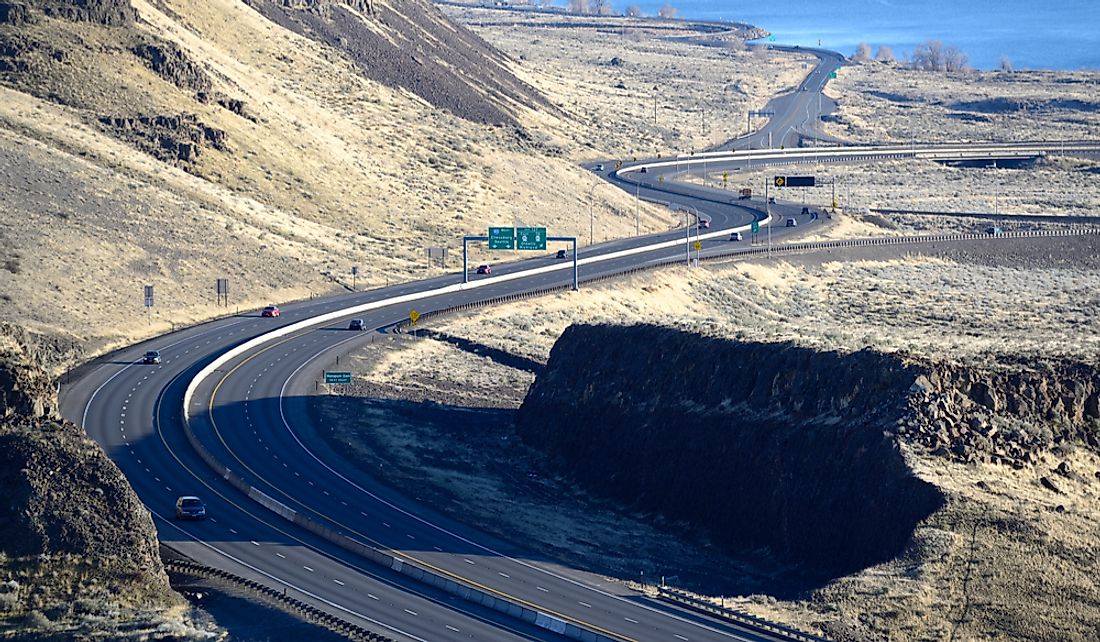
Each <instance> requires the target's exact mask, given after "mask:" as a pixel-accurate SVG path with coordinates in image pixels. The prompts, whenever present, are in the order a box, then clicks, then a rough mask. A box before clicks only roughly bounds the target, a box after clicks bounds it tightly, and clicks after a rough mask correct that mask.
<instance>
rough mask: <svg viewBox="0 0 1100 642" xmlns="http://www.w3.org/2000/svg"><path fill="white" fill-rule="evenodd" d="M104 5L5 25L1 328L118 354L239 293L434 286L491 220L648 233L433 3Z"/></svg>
mask: <svg viewBox="0 0 1100 642" xmlns="http://www.w3.org/2000/svg"><path fill="white" fill-rule="evenodd" d="M93 5H94V6H93V8H92V9H89V10H87V11H83V12H81V11H78V10H77V9H73V7H77V8H79V5H76V4H73V3H67V2H61V1H60V0H58V1H51V2H45V1H43V2H32V3H27V4H26V5H25V7H26V8H25V10H24V11H22V12H21V13H19V12H17V13H16V14H11V15H6V16H5V19H6V20H7V22H6V23H4V24H0V95H2V100H0V201H2V202H3V205H4V207H3V212H2V213H0V229H2V230H3V231H2V232H0V234H2V235H3V244H2V247H3V249H2V250H0V252H2V254H3V256H0V268H2V270H0V315H3V316H4V317H6V318H11V319H17V320H19V321H21V322H24V323H25V324H26V325H27V326H28V327H30V328H32V329H34V330H36V331H39V332H44V333H60V334H65V335H68V336H71V337H73V338H75V339H77V340H80V341H81V342H83V343H84V344H85V345H86V346H87V347H88V348H89V349H90V350H92V351H101V350H103V349H106V348H108V347H110V346H113V345H118V344H119V343H122V342H125V341H127V340H130V339H132V338H135V337H138V336H147V335H150V334H154V333H157V332H162V331H164V330H167V329H169V328H170V327H171V326H172V324H178V323H182V322H188V321H193V320H197V319H200V318H204V317H209V316H211V315H214V314H217V313H220V312H224V310H219V309H217V308H215V307H214V305H213V300H214V298H215V297H214V292H213V289H214V287H213V286H214V280H215V279H216V278H219V277H228V278H229V279H230V288H231V300H232V303H233V305H234V306H235V305H237V304H240V305H241V306H242V307H252V306H259V305H262V304H265V303H267V302H269V301H271V300H275V301H285V300H290V299H295V298H301V297H308V296H309V295H310V293H317V292H327V291H332V290H334V289H338V288H340V287H346V286H349V285H350V280H351V278H350V277H351V274H350V272H351V267H352V266H353V265H358V266H360V275H361V276H360V278H359V281H358V282H359V286H360V287H364V286H368V287H369V286H377V285H381V284H384V283H386V282H387V281H392V280H396V279H408V278H413V277H415V276H423V275H425V274H426V273H427V270H428V268H426V267H425V260H424V258H423V257H424V252H425V248H427V247H429V246H440V245H442V246H449V247H451V248H452V249H457V248H458V247H459V241H458V238H459V237H460V236H461V235H462V234H469V233H475V232H478V231H481V230H483V229H484V228H485V227H486V226H488V225H489V224H500V223H503V224H513V223H519V224H524V223H525V224H544V225H547V226H548V227H549V228H550V229H551V230H553V232H554V233H558V234H578V235H581V233H582V231H586V230H587V228H588V222H589V221H588V219H589V215H590V213H591V212H593V211H594V212H596V213H598V215H599V217H600V225H599V227H600V234H599V235H598V236H600V237H602V238H608V237H612V236H625V235H629V234H631V233H633V228H634V210H635V204H634V202H633V199H631V198H630V197H629V196H627V195H625V194H620V193H619V192H618V191H616V190H613V189H600V190H595V189H593V188H594V186H595V185H596V181H595V180H594V179H593V178H592V177H591V176H590V175H588V174H587V173H586V172H585V171H584V170H583V169H581V168H579V167H578V166H577V160H578V159H580V158H582V157H583V158H591V157H593V156H603V155H612V154H617V153H619V151H620V150H619V149H617V148H609V146H605V144H604V143H603V142H602V141H604V140H611V139H610V138H601V137H593V138H588V139H585V138H584V131H585V124H584V122H583V120H581V119H579V118H578V117H577V116H576V114H570V113H567V112H566V111H563V110H561V109H559V107H558V106H557V105H558V100H559V97H557V96H554V95H549V94H546V93H540V91H539V90H535V89H533V86H534V84H535V83H536V81H537V80H538V79H537V78H535V77H536V76H538V75H539V72H531V71H530V70H529V69H528V68H526V66H525V65H523V64H520V62H517V61H516V60H514V59H512V58H509V57H508V56H506V55H504V54H501V53H498V52H497V51H496V50H494V49H492V48H491V47H489V46H488V45H486V44H485V43H484V42H483V41H482V40H481V39H480V38H479V37H477V36H475V35H473V34H471V33H470V32H468V31H467V30H466V29H465V28H463V27H460V26H456V25H453V24H452V23H450V22H449V21H448V20H447V19H446V18H445V17H444V16H443V15H442V14H441V13H439V12H438V10H436V9H435V8H434V7H433V6H431V5H429V4H427V3H424V2H414V1H402V2H381V1H379V2H373V3H365V2H327V1H322V0H317V1H310V2H299V3H275V2H266V1H265V0H255V1H254V2H250V3H241V2H236V1H235V0H213V1H211V2H202V3H193V2H184V1H183V0H155V1H152V0H133V2H128V1H126V0H112V1H111V2H107V1H106V0H105V1H104V2H101V3H93ZM59 8H61V9H66V8H67V10H66V11H61V10H59ZM68 9H71V11H69V10H68ZM227 25H231V28H227ZM395 70H396V71H395ZM529 81H530V82H529ZM542 84H545V83H542ZM767 89H769V91H770V90H773V89H774V88H771V87H768V88H767ZM615 144H617V143H612V146H614V145H615ZM641 212H642V217H641V227H642V231H651V230H656V229H663V228H665V227H667V226H668V225H670V224H672V222H671V220H669V218H668V217H667V216H666V215H665V214H664V213H663V212H662V211H661V210H660V209H658V208H649V207H646V206H644V205H643V206H642V207H641ZM475 258H478V257H475ZM494 260H502V256H501V255H496V256H495V257H494ZM456 267H457V266H456V265H455V264H454V263H453V262H452V264H451V265H450V266H449V269H452V270H453V269H455V268H456ZM144 284H151V285H154V286H155V287H156V293H157V298H156V307H154V308H153V310H152V313H151V314H148V315H146V314H145V311H144V310H143V308H142V303H143V302H142V298H141V286H142V285H144Z"/></svg>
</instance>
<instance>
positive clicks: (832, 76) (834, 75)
mask: <svg viewBox="0 0 1100 642" xmlns="http://www.w3.org/2000/svg"><path fill="white" fill-rule="evenodd" d="M829 77H830V78H834V79H835V78H836V72H835V71H834V72H833V73H831V74H829Z"/></svg>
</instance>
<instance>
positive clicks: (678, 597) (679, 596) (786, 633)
mask: <svg viewBox="0 0 1100 642" xmlns="http://www.w3.org/2000/svg"><path fill="white" fill-rule="evenodd" d="M657 597H659V598H661V599H663V600H667V601H669V602H673V603H675V604H679V605H681V606H686V607H688V608H689V609H692V610H695V611H701V612H703V613H707V614H709V615H717V616H718V617H721V618H722V619H725V620H729V621H731V622H736V623H737V624H739V625H741V626H743V627H745V628H747V629H752V630H754V631H759V632H761V633H767V634H770V635H773V636H780V637H782V638H785V639H787V640H793V641H795V642H831V641H830V640H829V639H828V638H823V637H821V636H819V635H814V634H812V633H807V632H805V631H799V630H798V629H796V628H793V627H789V626H786V625H783V624H776V623H775V622H772V621H770V620H765V619H764V618H761V617H757V616H755V615H751V614H749V613H745V612H744V611H737V610H735V609H729V608H726V607H724V606H718V605H717V604H712V603H710V602H707V601H706V600H701V599H699V598H697V597H695V596H693V595H690V594H688V593H685V592H684V591H680V590H677V589H674V588H672V587H670V586H658V587H657Z"/></svg>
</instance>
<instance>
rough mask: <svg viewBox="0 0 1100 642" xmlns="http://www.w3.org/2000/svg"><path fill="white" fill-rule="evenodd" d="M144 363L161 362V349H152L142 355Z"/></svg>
mask: <svg viewBox="0 0 1100 642" xmlns="http://www.w3.org/2000/svg"><path fill="white" fill-rule="evenodd" d="M141 362H142V363H160V351H159V350H150V351H148V352H146V353H145V354H144V355H142V357H141Z"/></svg>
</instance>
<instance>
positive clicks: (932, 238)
mask: <svg viewBox="0 0 1100 642" xmlns="http://www.w3.org/2000/svg"><path fill="white" fill-rule="evenodd" d="M1097 234H1100V228H1097V229H1087V228H1086V229H1070V230H1030V231H1017V232H1003V233H1001V234H997V235H994V234H933V235H922V236H883V237H874V238H863V239H843V240H837V241H810V242H806V243H785V244H783V245H773V246H771V248H768V247H767V246H753V247H751V248H748V249H743V248H738V249H734V250H730V251H727V252H721V253H716V254H710V255H707V256H702V257H700V258H699V260H700V261H701V262H703V263H713V262H716V261H724V260H729V259H736V258H739V257H752V258H759V257H760V256H764V257H771V256H780V255H788V254H797V253H799V252H808V251H815V250H831V249H843V248H855V247H871V246H878V245H909V244H919V243H941V242H951V241H971V240H1009V239H1021V238H1047V237H1068V236H1088V235H1097ZM693 260H694V259H693ZM684 262H685V260H684V258H683V257H677V258H674V259H673V258H670V259H666V260H663V261H659V262H656V263H651V264H648V265H642V266H638V267H634V268H630V269H627V270H622V271H619V272H614V273H609V274H600V275H596V276H590V277H587V278H581V279H580V282H581V283H587V284H593V283H602V282H605V281H612V280H616V279H621V278H624V277H629V276H633V275H635V274H639V273H641V272H649V271H652V270H658V269H662V268H666V267H670V266H674V265H683V264H684ZM568 290H572V285H570V284H562V285H556V286H552V287H547V288H540V289H538V290H531V291H529V292H519V293H516V294H508V295H504V296H498V297H493V298H490V299H483V300H481V301H474V302H471V303H464V304H462V305H457V306H451V307H447V308H441V309H439V310H431V311H428V312H422V313H421V314H420V317H419V319H418V320H417V324H420V325H422V324H424V323H427V322H429V321H431V320H433V319H439V318H441V317H444V316H448V315H451V314H454V313H456V312H465V311H467V310H473V309H477V308H484V307H489V306H494V305H500V304H503V303H512V302H514V301H521V300H524V299H530V298H535V297H540V296H545V295H547V294H554V293H556V292H564V291H568ZM412 325H413V324H412V323H411V322H410V321H409V320H407V319H405V320H402V321H399V322H397V323H394V324H392V325H389V326H386V328H385V329H386V330H390V331H393V332H399V333H404V332H408V331H409V329H410V328H411V327H412Z"/></svg>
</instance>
